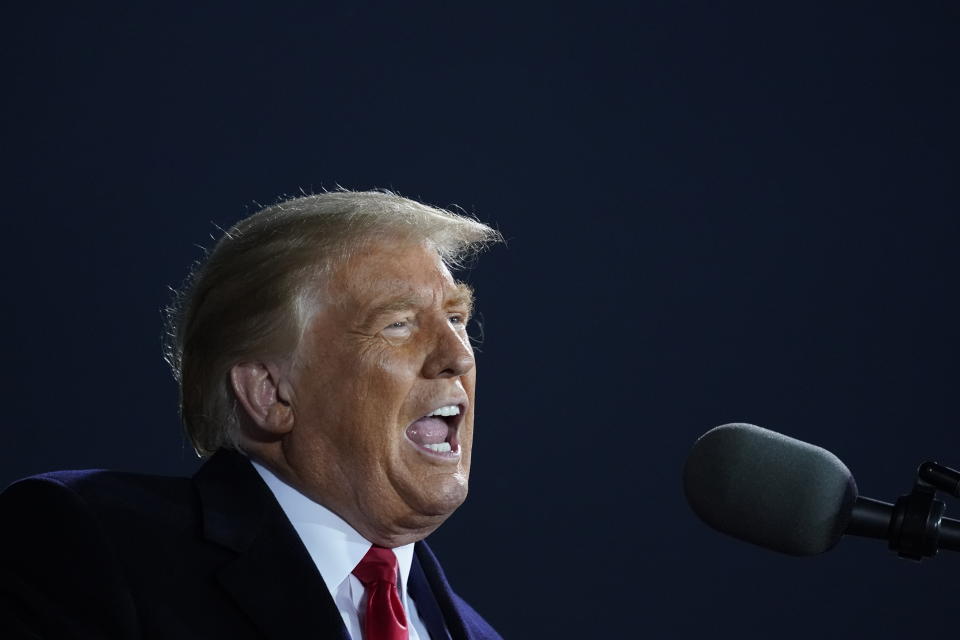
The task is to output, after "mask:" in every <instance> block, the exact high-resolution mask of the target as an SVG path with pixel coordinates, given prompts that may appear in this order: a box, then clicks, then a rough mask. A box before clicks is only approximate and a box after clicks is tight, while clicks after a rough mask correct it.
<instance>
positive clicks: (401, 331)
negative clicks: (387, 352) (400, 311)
mask: <svg viewBox="0 0 960 640" xmlns="http://www.w3.org/2000/svg"><path fill="white" fill-rule="evenodd" d="M412 327H413V323H412V322H411V321H410V320H409V319H406V320H396V321H394V322H391V323H390V324H388V325H387V326H385V327H384V328H383V335H385V336H387V337H388V338H403V337H406V336H408V335H409V334H410V331H411V329H412Z"/></svg>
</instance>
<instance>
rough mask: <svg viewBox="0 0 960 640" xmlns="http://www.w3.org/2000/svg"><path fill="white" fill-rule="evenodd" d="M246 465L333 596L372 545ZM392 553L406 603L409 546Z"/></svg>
mask: <svg viewBox="0 0 960 640" xmlns="http://www.w3.org/2000/svg"><path fill="white" fill-rule="evenodd" d="M250 462H251V464H253V468H254V469H256V470H257V473H259V474H260V477H261V478H263V481H264V482H265V483H266V484H267V487H269V488H270V491H271V492H272V493H273V495H274V497H275V498H276V499H277V502H279V503H280V508H281V509H283V512H284V513H285V514H286V515H287V519H288V520H290V524H292V525H293V528H294V529H296V531H297V533H298V534H299V535H300V540H301V541H303V545H304V546H305V547H306V548H307V553H309V554H310V558H311V559H312V560H313V563H314V564H315V565H316V566H317V570H318V571H319V572H320V576H321V577H322V578H323V582H324V584H326V585H327V590H328V591H329V592H330V593H336V592H337V589H338V588H339V587H340V585H341V584H342V583H343V581H344V580H346V579H347V578H348V577H349V576H350V574H351V573H352V572H353V569H354V567H356V566H357V565H358V564H360V561H361V560H363V556H365V555H366V554H367V551H369V550H370V547H371V546H373V543H371V542H370V541H369V540H367V539H366V538H364V537H363V536H361V535H360V534H359V533H357V530H356V529H354V528H353V527H351V526H350V525H349V524H347V522H346V521H345V520H344V519H343V518H341V517H340V516H338V515H337V514H335V513H334V512H333V511H330V510H329V509H327V508H326V507H324V506H323V505H322V504H319V503H317V502H314V501H313V500H311V499H310V498H308V497H307V496H305V495H303V494H302V493H300V492H299V491H297V490H296V489H294V488H293V487H291V486H290V485H288V484H287V483H286V482H284V481H283V480H281V479H280V478H278V477H277V476H276V475H274V473H273V472H272V471H270V470H269V469H267V468H266V467H264V466H263V465H262V464H260V463H259V462H256V461H255V460H253V459H251V460H250ZM393 553H394V554H395V555H396V556H397V565H398V567H399V569H400V580H401V583H400V593H401V594H403V600H404V604H406V599H407V578H408V577H409V576H410V565H411V564H412V563H413V543H411V544H407V545H404V546H402V547H396V548H394V549H393Z"/></svg>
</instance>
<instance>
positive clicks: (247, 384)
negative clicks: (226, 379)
mask: <svg viewBox="0 0 960 640" xmlns="http://www.w3.org/2000/svg"><path fill="white" fill-rule="evenodd" d="M278 378H279V371H278V370H276V369H275V368H274V367H269V366H268V365H267V364H266V363H262V362H241V363H239V364H235V365H234V366H233V367H232V368H231V369H230V384H231V386H232V387H233V392H234V394H235V395H236V397H237V400H238V401H239V402H240V405H241V406H242V407H243V409H244V412H245V413H246V414H247V416H248V417H249V418H250V420H251V421H252V422H253V423H254V424H255V425H256V426H257V427H259V428H260V429H263V430H264V431H267V432H269V433H272V434H274V435H283V434H285V433H287V432H288V431H290V430H291V429H292V427H293V412H292V410H291V408H290V402H289V401H288V399H287V397H286V396H287V394H286V393H284V394H281V393H280V387H281V383H280V382H279V380H278ZM281 395H283V396H284V397H281Z"/></svg>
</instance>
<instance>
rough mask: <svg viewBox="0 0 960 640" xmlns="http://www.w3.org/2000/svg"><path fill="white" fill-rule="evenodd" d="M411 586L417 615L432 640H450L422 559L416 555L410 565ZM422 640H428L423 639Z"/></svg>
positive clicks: (409, 591) (409, 587)
mask: <svg viewBox="0 0 960 640" xmlns="http://www.w3.org/2000/svg"><path fill="white" fill-rule="evenodd" d="M409 582H410V584H409V585H408V587H407V593H408V594H409V595H410V597H411V598H413V601H414V602H416V603H417V614H419V616H420V620H421V621H422V622H423V624H424V626H426V628H427V631H429V632H430V640H449V638H450V635H449V634H448V633H447V628H446V624H445V623H444V621H443V611H441V610H440V605H439V604H438V603H437V599H436V598H435V597H434V595H433V590H432V589H431V588H430V584H429V583H428V582H427V577H426V575H424V573H423V567H422V566H421V565H420V559H419V558H418V557H417V554H416V553H415V554H414V555H413V563H412V564H411V565H410V580H409ZM422 640H426V638H423V639H422Z"/></svg>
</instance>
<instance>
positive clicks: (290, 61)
mask: <svg viewBox="0 0 960 640" xmlns="http://www.w3.org/2000/svg"><path fill="white" fill-rule="evenodd" d="M837 4H838V3H832V2H812V3H809V2H808V3H799V4H797V3H795V4H793V5H791V6H789V7H786V6H783V5H779V4H777V3H773V5H774V6H771V4H770V3H735V6H733V7H731V6H719V5H717V4H716V3H710V2H685V3H659V2H658V3H630V4H626V3H625V4H624V5H622V6H616V5H612V4H602V5H597V4H596V3H594V4H593V5H591V6H589V7H586V6H579V7H577V6H572V5H571V6H557V5H555V4H553V5H551V4H536V5H535V4H521V5H514V6H511V7H510V8H509V9H508V8H501V9H493V8H490V7H475V8H469V7H463V6H428V5H421V4H416V5H415V6H414V5H406V4H405V5H404V6H403V7H400V6H395V5H393V4H389V3H377V2H350V3H324V7H323V8H320V7H318V6H316V5H315V3H292V4H289V5H287V6H286V7H284V8H276V7H268V6H267V5H259V4H254V3H239V4H238V5H224V6H222V7H219V8H214V7H196V6H186V5H184V6H182V7H180V8H174V7H171V6H170V5H169V4H164V5H160V4H157V5H155V6H152V7H150V6H130V5H129V4H127V3H115V4H112V5H111V4H110V3H99V6H95V7H91V6H82V7H77V6H70V5H68V4H67V3H63V4H62V5H61V6H54V5H51V4H36V5H21V6H20V8H19V11H18V12H17V13H16V14H8V16H7V20H5V23H6V24H5V26H4V31H5V34H4V38H3V39H2V41H3V45H2V46H3V49H4V56H5V60H6V63H5V67H6V72H5V73H4V78H5V81H4V83H5V95H6V100H5V101H4V104H3V107H2V108H3V110H4V118H3V122H4V125H3V126H4V130H5V131H4V145H3V146H4V154H3V156H4V164H5V166H4V177H5V188H4V193H3V196H4V197H3V208H4V215H3V218H2V224H3V234H4V238H5V243H4V244H5V250H4V252H3V265H2V266H3V269H2V273H3V278H4V280H3V287H4V291H5V293H6V300H7V303H6V307H5V308H6V313H5V314H4V318H3V323H4V325H3V328H4V331H3V335H4V337H5V339H4V347H3V348H4V353H5V355H6V367H5V370H4V376H3V384H4V397H5V399H6V416H5V419H4V431H3V433H4V435H5V446H4V447H3V453H2V462H0V481H2V482H3V483H6V482H9V481H12V480H14V479H15V478H18V477H21V476H24V475H28V474H32V473H37V472H41V471H45V470H50V469H54V468H79V467H114V468H123V469H129V470H139V471H148V472H153V473H170V474H185V473H190V472H191V471H192V470H193V469H194V468H195V467H196V466H197V460H196V459H195V458H194V456H193V454H192V452H191V451H190V449H189V446H188V445H187V444H186V442H185V440H184V438H183V437H182V436H181V435H180V431H179V423H178V419H177V414H176V390H175V387H174V385H173V382H172V380H171V379H170V376H169V375H168V372H167V371H166V370H165V368H164V364H163V362H162V361H161V358H160V331H161V329H160V326H161V310H162V308H163V306H164V305H165V304H166V302H167V300H168V287H169V286H175V285H178V284H179V283H180V281H181V280H182V279H183V277H184V276H185V275H186V272H187V268H188V266H189V264H190V263H191V262H192V261H193V260H195V259H197V258H198V257H200V255H201V251H200V249H198V247H197V246H196V245H206V246H209V245H210V244H211V241H210V238H209V236H210V234H212V233H216V229H215V226H214V225H221V226H227V225H229V224H231V223H232V222H234V221H235V220H236V219H238V218H239V217H242V216H243V215H246V214H247V213H250V212H252V211H253V210H255V209H257V208H258V205H257V204H256V203H263V204H268V203H271V202H273V201H274V200H275V199H276V198H277V197H278V196H280V195H281V194H291V195H292V194H296V193H298V192H299V191H300V190H301V189H302V190H305V191H308V192H309V191H319V190H321V189H323V188H334V187H336V186H337V185H343V186H346V187H350V188H358V189H362V188H370V187H385V188H392V189H395V190H397V191H399V192H400V193H402V194H403V195H406V196H410V197H414V198H418V199H422V200H425V201H427V202H429V203H432V204H436V205H440V206H452V205H458V206H461V207H463V208H464V209H465V210H466V211H468V212H472V213H476V215H478V216H479V217H480V218H481V219H483V220H485V221H488V222H492V223H494V224H496V226H498V228H500V229H501V230H502V231H503V233H504V234H505V236H506V237H507V239H508V245H507V247H500V248H497V249H496V250H494V251H493V252H491V253H490V254H488V255H486V256H483V257H482V258H481V259H480V260H479V262H478V263H477V265H476V267H475V268H474V269H473V270H472V272H471V273H470V274H469V276H468V277H469V279H470V280H471V281H472V282H473V284H474V285H475V287H476V288H477V291H478V295H479V308H480V311H481V313H482V322H483V334H484V339H483V342H482V344H481V345H480V349H481V353H480V355H479V370H480V373H479V386H478V394H479V395H478V398H479V408H478V420H477V436H476V437H477V441H476V446H475V457H474V476H473V479H472V480H473V481H472V493H471V498H470V500H469V501H468V502H467V504H466V505H465V506H464V507H463V508H462V509H461V510H460V511H459V512H458V513H457V514H456V515H455V516H453V517H452V518H451V520H450V521H449V522H448V523H447V524H446V525H445V526H444V527H443V528H442V529H441V530H440V531H438V532H437V533H436V534H435V535H434V536H432V537H431V542H432V543H433V545H434V548H435V549H436V550H437V551H438V555H439V556H440V557H441V558H442V559H443V561H444V565H445V567H446V568H447V570H448V574H449V575H450V577H451V580H452V582H453V584H454V585H455V586H456V587H458V590H459V591H460V592H461V593H462V594H463V595H464V596H465V597H466V598H467V599H468V600H469V601H471V603H473V604H474V605H475V606H476V608H477V609H478V610H479V611H481V612H482V613H483V614H485V616H486V617H487V618H488V619H489V620H491V622H492V623H493V624H494V625H495V626H497V627H498V628H499V630H500V631H501V632H502V633H503V634H504V636H505V637H508V638H537V637H542V638H546V637H562V638H566V637H569V638H574V637H699V636H705V635H707V634H710V633H715V632H723V633H725V634H726V633H736V634H738V637H744V638H768V637H780V638H807V637H810V636H811V635H812V634H815V633H816V634H821V635H822V634H824V633H827V634H828V635H830V634H835V635H838V636H839V635H840V634H841V633H846V634H848V635H850V634H854V635H856V636H857V637H887V638H892V637H907V636H908V635H909V634H911V633H912V632H914V631H915V630H916V629H918V628H919V629H922V630H924V631H926V632H937V631H940V632H942V631H947V630H948V629H952V628H953V626H954V625H949V626H948V623H949V622H950V614H949V612H950V611H952V610H953V607H954V598H953V597H952V596H948V595H946V594H952V593H953V589H952V588H951V587H952V586H953V584H952V583H951V582H950V580H951V578H950V576H951V575H953V573H952V572H953V571H956V570H957V569H958V568H960V564H958V560H960V559H958V558H956V557H938V558H936V559H934V560H931V561H927V562H924V563H923V564H920V565H915V564H912V563H907V562H903V561H898V560H896V559H895V558H894V557H893V556H891V555H890V554H889V553H888V552H887V551H886V550H885V549H884V548H883V545H882V544H881V543H875V542H870V541H860V540H846V541H844V542H842V543H841V544H840V546H839V547H838V548H837V549H836V550H834V551H832V552H830V553H829V554H826V555H824V556H820V557H816V558H809V559H793V558H787V557H783V556H779V555H775V554H773V553H771V552H767V551H763V550H760V549H755V548H753V547H750V546H748V545H745V544H742V543H738V542H735V541H732V540H729V539H727V538H724V537H722V536H720V535H719V534H714V533H713V532H711V531H710V530H708V529H707V528H706V527H705V526H704V525H702V524H701V523H700V522H699V521H697V520H696V518H695V517H694V516H693V514H692V513H691V512H690V511H689V509H688V508H687V506H686V504H685V503H684V501H683V497H682V491H681V487H680V471H681V467H682V464H683V461H684V459H685V456H686V454H687V451H688V450H689V447H690V446H691V445H692V443H693V441H694V439H695V438H696V437H697V436H698V435H700V434H701V433H702V432H704V431H706V430H707V429H708V428H710V427H712V426H714V425H717V424H721V423H724V422H730V421H749V422H754V423H756V424H760V425H762V426H766V427H768V428H772V429H775V430H778V431H782V432H784V433H787V434H789V435H792V436H794V437H797V438H800V439H802V440H806V441H810V442H813V443H816V444H819V445H821V446H824V447H826V448H828V449H830V450H832V451H833V452H835V453H836V454H837V455H838V456H839V457H840V458H841V459H843V460H844V461H845V462H846V463H847V465H848V466H849V467H850V468H851V469H852V471H853V472H854V474H855V476H856V477H857V480H858V483H859V485H860V488H861V490H862V492H863V493H864V494H866V495H870V496H873V497H876V498H881V499H887V500H889V499H892V498H894V497H896V496H897V495H899V494H901V493H904V492H906V491H907V490H908V489H909V487H910V485H911V481H912V475H913V472H914V469H915V467H916V465H917V464H919V463H920V462H921V461H923V460H924V459H927V458H936V459H939V460H940V461H941V462H943V463H946V464H952V465H954V466H960V447H958V444H960V434H958V429H957V424H956V417H955V413H956V412H955V410H954V405H955V403H956V389H957V387H958V373H957V365H956V361H957V346H958V338H957V329H956V328H957V326H958V325H960V318H958V304H957V296H956V292H957V275H958V271H957V266H958V254H957V246H958V239H960V237H958V236H960V234H958V217H957V196H958V192H957V176H958V175H960V174H958V161H957V149H958V148H960V145H958V143H960V139H958V137H960V136H958V129H957V118H956V114H957V113H960V100H958V97H960V88H958V81H957V72H956V61H957V60H958V59H960V58H958V49H960V45H958V44H957V43H958V42H960V38H958V36H960V33H958V32H960V29H958V25H960V9H958V5H957V3H956V2H930V3H913V4H904V3H893V2H879V3H877V2H873V3H867V2H852V3H842V4H843V6H837ZM951 507H952V510H951ZM958 512H960V510H958V509H957V505H951V504H949V503H948V511H947V515H953V516H955V517H956V516H957V513H958ZM897 612H902V613H900V614H898V613H897Z"/></svg>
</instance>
